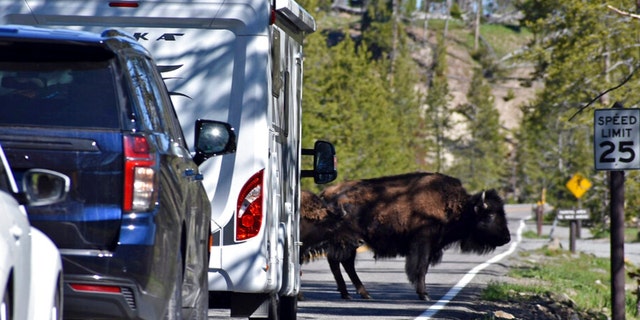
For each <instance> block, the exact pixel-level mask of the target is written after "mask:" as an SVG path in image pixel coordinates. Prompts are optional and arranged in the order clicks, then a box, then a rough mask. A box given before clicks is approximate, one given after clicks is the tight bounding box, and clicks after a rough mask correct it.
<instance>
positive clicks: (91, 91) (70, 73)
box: [0, 60, 120, 128]
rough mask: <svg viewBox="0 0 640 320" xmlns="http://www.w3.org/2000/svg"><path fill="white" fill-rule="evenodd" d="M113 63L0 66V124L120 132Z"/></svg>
mask: <svg viewBox="0 0 640 320" xmlns="http://www.w3.org/2000/svg"><path fill="white" fill-rule="evenodd" d="M112 70H113V66H112V62H111V61H109V60H106V61H87V62H82V61H80V62H67V61H62V62H55V61H54V62H41V61H37V62H32V61H0V124H5V125H37V126H63V127H75V128H78V127H81V128H82V127H96V128H119V127H120V122H119V118H118V117H119V113H118V107H117V104H116V101H117V99H116V96H117V92H116V90H115V85H114V76H113V72H112Z"/></svg>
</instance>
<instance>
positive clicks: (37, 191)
mask: <svg viewBox="0 0 640 320" xmlns="http://www.w3.org/2000/svg"><path fill="white" fill-rule="evenodd" d="M70 186H71V179H69V177H68V176H66V175H64V174H62V173H60V172H56V171H52V170H47V169H31V170H28V171H27V172H25V174H24V175H23V176H22V190H23V192H24V198H25V201H24V203H21V204H26V205H28V206H46V205H50V204H54V203H57V202H60V201H62V200H64V199H65V198H66V196H67V194H68V193H69V188H70Z"/></svg>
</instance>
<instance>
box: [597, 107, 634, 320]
mask: <svg viewBox="0 0 640 320" xmlns="http://www.w3.org/2000/svg"><path fill="white" fill-rule="evenodd" d="M614 107H622V106H621V105H620V104H619V103H616V104H615V105H614ZM639 121H640V109H623V108H612V109H598V110H596V111H595V113H594V119H593V126H594V135H593V136H594V143H593V147H594V160H595V167H596V170H611V172H609V189H610V194H611V200H610V214H611V310H612V319H613V320H624V318H625V301H624V300H625V298H624V280H625V279H624V277H625V274H624V171H623V170H637V169H640V158H639V157H640V122H639Z"/></svg>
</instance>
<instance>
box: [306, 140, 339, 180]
mask: <svg viewBox="0 0 640 320" xmlns="http://www.w3.org/2000/svg"><path fill="white" fill-rule="evenodd" d="M302 154H303V155H313V170H302V172H301V175H302V177H303V178H305V177H313V180H314V182H315V183H317V184H324V183H329V182H331V181H333V180H335V179H336V178H337V177H338V169H337V166H336V149H335V148H334V147H333V145H332V144H331V143H329V142H326V141H316V143H315V146H314V148H313V150H310V149H302Z"/></svg>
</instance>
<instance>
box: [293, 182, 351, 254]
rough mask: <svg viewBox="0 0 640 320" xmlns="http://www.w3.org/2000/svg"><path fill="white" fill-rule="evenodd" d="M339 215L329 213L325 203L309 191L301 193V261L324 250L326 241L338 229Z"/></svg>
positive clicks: (340, 218)
mask: <svg viewBox="0 0 640 320" xmlns="http://www.w3.org/2000/svg"><path fill="white" fill-rule="evenodd" d="M341 221H342V217H341V215H338V214H335V213H334V212H333V211H331V210H330V209H329V208H328V207H327V205H326V204H325V202H324V201H323V200H322V199H320V197H318V196H317V195H315V194H313V193H312V192H309V191H302V193H301V199H300V241H302V247H301V248H300V252H301V255H302V256H303V259H305V260H307V259H308V258H309V257H307V255H311V254H314V252H316V251H322V250H324V249H323V247H324V245H325V244H326V241H327V239H329V238H330V237H331V234H332V233H334V232H335V230H336V229H337V228H339V226H340V223H341Z"/></svg>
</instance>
